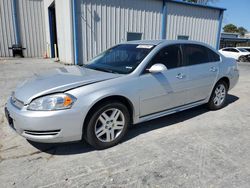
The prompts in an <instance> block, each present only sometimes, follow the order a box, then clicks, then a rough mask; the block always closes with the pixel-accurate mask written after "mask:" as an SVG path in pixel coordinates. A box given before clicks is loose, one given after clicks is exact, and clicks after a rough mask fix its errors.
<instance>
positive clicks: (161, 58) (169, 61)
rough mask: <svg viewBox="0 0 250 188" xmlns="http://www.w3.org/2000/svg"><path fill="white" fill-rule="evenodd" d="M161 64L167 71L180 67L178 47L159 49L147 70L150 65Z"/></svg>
mask: <svg viewBox="0 0 250 188" xmlns="http://www.w3.org/2000/svg"><path fill="white" fill-rule="evenodd" d="M157 63H161V64H164V65H165V66H166V67H167V68H168V69H172V68H176V67H179V66H181V50H180V46H179V45H171V46H167V47H165V48H163V49H161V50H160V51H159V52H158V53H157V54H156V55H155V56H154V57H153V59H152V60H151V62H150V63H149V65H148V67H147V69H149V68H150V67H151V66H152V65H154V64H157Z"/></svg>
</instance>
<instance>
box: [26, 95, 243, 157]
mask: <svg viewBox="0 0 250 188" xmlns="http://www.w3.org/2000/svg"><path fill="white" fill-rule="evenodd" d="M238 99H239V97H237V96H234V95H230V94H229V95H228V99H227V104H226V106H228V105H230V104H232V103H234V102H235V101H237V100H238ZM208 111H209V110H208V109H207V108H206V107H205V105H201V106H198V107H195V108H192V109H189V110H185V111H182V112H178V113H175V114H171V115H168V116H164V117H161V118H157V119H155V120H150V121H148V122H144V123H140V124H137V125H134V126H131V127H130V130H129V134H127V136H126V137H125V138H124V139H123V142H126V141H128V140H130V139H132V138H135V137H136V136H138V135H141V134H144V133H147V132H149V131H153V130H156V129H160V128H163V127H166V126H171V125H175V124H177V123H180V122H183V121H186V120H188V119H191V118H193V117H197V116H199V115H202V114H204V113H206V112H208ZM28 142H29V143H30V144H31V145H32V146H33V147H35V148H37V149H38V150H40V151H41V152H45V153H48V154H52V155H72V154H79V153H88V152H92V151H95V149H93V148H92V147H91V146H89V145H88V144H87V143H85V142H83V141H80V142H73V143H72V142H71V143H58V144H45V143H37V142H33V141H28Z"/></svg>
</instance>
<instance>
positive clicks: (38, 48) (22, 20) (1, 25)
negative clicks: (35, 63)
mask: <svg viewBox="0 0 250 188" xmlns="http://www.w3.org/2000/svg"><path fill="white" fill-rule="evenodd" d="M44 19H45V16H44V4H43V0H0V57H9V56H12V55H13V54H12V50H10V49H9V47H12V45H13V44H22V47H23V48H25V50H23V53H24V56H25V57H41V56H42V55H43V53H44V50H45V49H46V42H45V25H44Z"/></svg>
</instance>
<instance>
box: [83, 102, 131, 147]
mask: <svg viewBox="0 0 250 188" xmlns="http://www.w3.org/2000/svg"><path fill="white" fill-rule="evenodd" d="M129 122H130V116H129V112H128V109H127V107H126V106H125V105H124V104H122V103H120V102H109V103H105V104H102V105H101V106H99V107H98V108H96V111H95V112H94V113H93V115H92V117H91V118H90V120H89V122H88V125H87V128H86V129H85V130H86V132H85V138H86V141H87V142H88V143H89V144H90V145H92V146H93V147H94V148H96V149H105V148H109V147H112V146H114V145H116V144H118V143H119V142H120V141H121V140H122V138H123V137H124V135H125V134H126V132H127V129H128V125H129Z"/></svg>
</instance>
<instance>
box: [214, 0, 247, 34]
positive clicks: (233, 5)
mask: <svg viewBox="0 0 250 188" xmlns="http://www.w3.org/2000/svg"><path fill="white" fill-rule="evenodd" d="M209 5H212V6H217V7H222V8H226V9H227V10H226V11H225V12H224V15H223V22H222V27H223V26H224V25H226V24H230V23H232V24H234V25H236V26H237V27H240V26H242V27H244V28H246V29H247V30H248V31H249V32H250V0H213V2H212V3H209Z"/></svg>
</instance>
